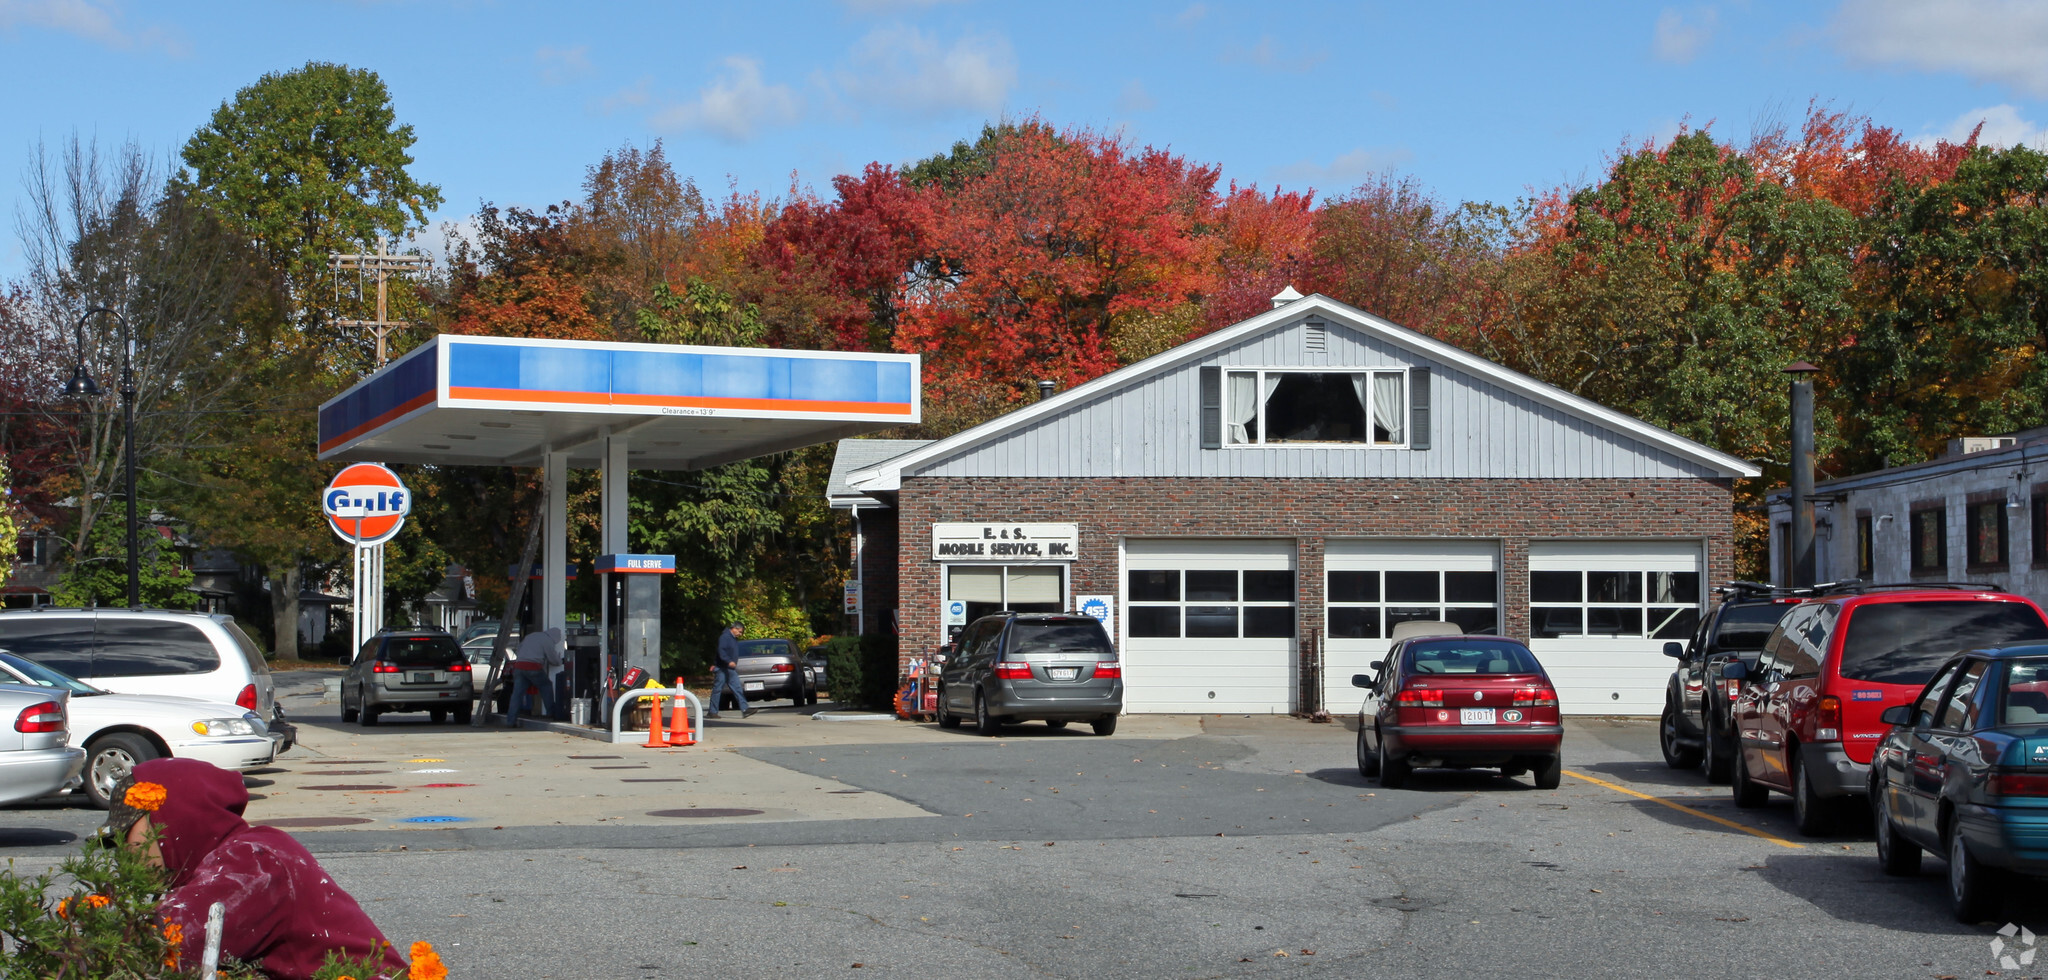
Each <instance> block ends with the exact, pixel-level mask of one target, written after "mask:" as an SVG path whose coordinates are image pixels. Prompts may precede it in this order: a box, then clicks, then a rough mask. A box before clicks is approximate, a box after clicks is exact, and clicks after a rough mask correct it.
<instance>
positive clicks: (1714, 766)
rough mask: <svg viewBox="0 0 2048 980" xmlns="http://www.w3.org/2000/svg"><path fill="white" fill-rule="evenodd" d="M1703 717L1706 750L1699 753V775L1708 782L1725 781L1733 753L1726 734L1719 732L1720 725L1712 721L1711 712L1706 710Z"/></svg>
mask: <svg viewBox="0 0 2048 980" xmlns="http://www.w3.org/2000/svg"><path fill="white" fill-rule="evenodd" d="M1704 717H1705V718H1706V729H1707V738H1706V742H1707V750H1706V751H1705V752H1703V753H1701V754H1700V756H1701V758H1700V775H1703V776H1705V777H1707V782H1710V783H1725V782H1727V781H1728V770H1729V767H1730V759H1729V757H1730V756H1732V755H1734V753H1733V752H1730V751H1729V745H1728V741H1729V740H1728V736H1726V735H1724V734H1722V733H1721V726H1720V724H1719V723H1717V722H1715V721H1714V715H1713V713H1712V712H1707V713H1705V715H1704Z"/></svg>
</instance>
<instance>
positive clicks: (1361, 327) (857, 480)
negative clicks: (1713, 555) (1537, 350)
mask: <svg viewBox="0 0 2048 980" xmlns="http://www.w3.org/2000/svg"><path fill="white" fill-rule="evenodd" d="M1305 314H1321V315H1323V316H1324V317H1327V318H1329V319H1331V320H1335V321H1338V322H1341V323H1343V324H1345V325H1347V326H1349V327H1351V328H1353V329H1355V330H1358V331H1359V332H1361V333H1365V334H1368V335H1370V336H1373V337H1377V338H1379V339H1382V340H1385V341H1387V342H1389V343H1392V344H1394V345H1395V346H1398V347H1403V348H1406V349H1407V350H1409V351H1412V352H1414V353H1415V354H1417V355H1418V356H1421V357H1423V358H1427V359H1429V360H1433V361H1436V362H1438V363H1441V364H1444V365H1447V366H1450V367H1455V368H1457V369H1458V370H1461V371H1464V372H1466V373H1468V374H1471V375H1474V376H1476V377H1480V378H1484V379H1486V380H1487V381H1489V382H1492V383H1493V384H1495V385H1498V386H1499V387H1501V388H1504V389H1506V390H1508V391H1511V392H1514V393H1516V394H1519V395H1522V396H1523V397H1525V398H1528V399H1529V400H1531V401H1534V402H1537V403H1539V404H1543V405H1548V406H1550V407H1552V408H1554V409H1557V410H1558V411H1560V412H1563V413H1565V414H1567V415H1571V416H1574V417H1577V418H1580V419H1584V420H1585V421H1587V422H1591V423H1593V424H1594V425H1597V426H1600V427H1602V428H1605V429H1608V430H1611V431H1614V432H1618V433H1621V434H1623V435H1626V436H1628V437H1629V438H1631V439H1634V440H1636V441H1638V442H1642V443H1644V444H1646V445H1650V446H1655V447H1657V448H1659V449H1663V450H1665V451H1666V452H1669V453H1671V454H1672V455H1674V456H1677V457H1679V458H1681V459H1686V460H1690V461H1692V462H1694V463H1697V464H1699V465H1701V466H1704V467H1707V468H1708V469H1713V470H1719V471H1721V473H1722V474H1724V475H1726V476H1730V477H1753V476H1759V475H1761V474H1762V472H1763V471H1762V470H1761V469H1759V468H1758V467H1757V466H1756V465H1754V464H1752V463H1750V462H1748V461H1747V460H1742V459H1737V458H1736V457H1734V456H1730V455H1728V454H1727V453H1724V452H1721V451H1720V450H1718V449H1714V448H1712V447H1709V446H1705V445H1702V444H1700V443H1697V442H1694V441H1692V440H1691V439H1687V438H1685V437H1684V436H1681V435H1678V434H1677V433H1675V432H1671V431H1669V430H1666V429H1660V428H1658V427H1657V426H1654V425H1651V424H1650V423H1648V422H1645V421H1643V420H1641V419H1638V418H1635V417H1634V416H1631V415H1626V414H1623V413H1621V412H1617V411H1615V410H1614V409H1611V408H1608V407H1607V406H1605V405H1601V404H1599V403H1597V402H1594V401H1590V400H1588V399H1585V398H1581V397H1579V396H1578V395H1574V394H1572V393H1570V392H1568V391H1565V390H1563V389H1562V388H1558V387H1555V386H1553V385H1549V384H1545V383H1544V382H1541V381H1538V380H1536V379H1535V378H1532V377H1529V376H1528V375H1526V374H1522V373H1521V372H1519V371H1513V370H1510V369H1508V368H1505V367H1502V366H1501V365H1499V364H1495V363H1494V362H1492V361H1489V360H1487V359H1485V358H1483V357H1480V356H1478V355H1476V354H1473V353H1471V352H1469V351H1465V350H1462V349H1460V348H1457V347H1454V346H1452V345H1450V344H1446V343H1444V342H1443V341H1440V340H1436V339H1434V338H1431V337H1427V336H1424V335H1423V334H1420V333H1417V332H1415V331H1413V330H1410V329H1408V328H1407V327H1403V326H1401V325H1399V324H1396V323H1393V322H1391V321H1388V320H1383V319H1381V318H1379V317H1376V316H1374V315H1372V314H1370V313H1367V312H1365V311H1364V310H1361V309H1358V308H1357V307H1354V306H1348V305H1346V304H1344V303H1340V302H1337V301H1336V300H1334V299H1331V298H1329V297H1328V296H1324V295H1323V294H1321V293H1315V294H1313V295H1310V296H1309V297H1307V298H1305V299H1300V300H1295V301H1294V302H1291V303H1287V304H1286V305H1284V306H1277V307H1274V308H1273V309H1272V310H1270V311H1268V312H1265V313H1261V314H1259V315H1258V316H1255V317H1252V318H1251V319H1249V320H1244V321H1241V322H1239V323H1236V324H1233V325H1231V326H1228V327H1225V328H1223V329H1221V330H1218V331H1216V332H1215V333H1212V334H1209V335H1207V336H1205V337H1200V338H1197V339H1195V340H1191V341H1189V342H1187V343H1185V344H1182V345H1180V346H1179V347H1175V348H1173V349H1172V350H1168V351H1165V352H1163V353H1159V354H1155V355H1153V356H1151V357H1148V358H1146V359H1144V360H1142V361H1139V362H1137V363H1136V364H1131V365H1128V366H1126V367H1122V368H1119V369H1117V370H1115V371H1111V372H1110V373H1108V374H1105V375H1103V376H1101V377H1099V378H1096V379H1095V380H1093V381H1090V382H1088V383H1086V384H1082V385H1078V386H1076V387H1073V388H1070V389H1068V390H1066V391H1063V392H1061V393H1059V394H1057V395H1054V396H1052V397H1050V398H1046V399H1044V400H1041V401H1039V402H1036V403H1034V404H1032V405H1029V406H1027V407H1024V408H1020V409H1018V410H1016V411H1014V412H1011V413H1009V414H1007V415H1003V416H1000V417H998V418H994V419H991V420H989V421H987V422H984V423H982V424H980V425H977V426H975V427H973V428H971V429H964V430H962V431H960V432H956V433H954V434H953V435H951V436H948V437H946V438H944V439H940V440H937V441H935V442H932V443H929V444H927V445H925V446H922V447H920V448H917V449H913V450H911V451H909V452H906V453H903V454H901V455H898V456H895V457H892V458H890V459H885V460H881V461H878V462H876V463H873V464H871V465H868V466H865V467H862V468H859V469H855V470H853V471H852V472H850V473H847V474H846V480H847V483H848V485H849V487H850V488H851V489H854V490H859V491H879V492H889V491H893V490H896V489H898V488H899V485H900V483H901V481H902V474H903V472H904V471H905V470H916V469H918V468H920V467H922V466H923V465H925V464H927V463H931V462H934V461H938V460H943V459H946V458H948V457H951V456H954V455H956V454H959V453H962V452H966V451H968V450H971V449H973V448H975V447H977V446H980V445H982V444H984V443H987V442H989V441H990V440H993V439H995V438H998V437H1000V436H1002V435H1005V434H1007V433H1010V432H1013V431H1015V430H1017V429H1021V428H1023V427H1025V426H1028V425H1030V424H1032V423H1033V422H1034V421H1037V420H1038V419H1040V418H1044V417H1046V416H1050V415H1055V414H1058V413H1059V412H1062V411H1065V410H1066V409H1069V408H1072V407H1074V406H1075V405H1078V404H1081V403H1085V402H1089V401H1093V400H1095V399H1097V398H1101V397H1103V396H1105V395H1108V394H1110V393H1112V392H1115V391H1117V390H1119V389H1122V388H1126V387H1129V386H1131V385H1134V384H1137V383H1139V382H1141V381H1144V380H1146V379H1148V378H1152V377H1154V376H1157V375H1159V374H1163V373H1165V372H1167V371H1170V370H1173V369H1174V368H1178V367H1181V366H1184V365H1186V364H1188V363H1189V362H1191V361H1200V360H1203V359H1205V358H1206V357H1208V356H1209V355H1210V354H1211V353H1213V352H1215V351H1217V350H1220V349H1223V348H1226V347H1230V346H1231V345H1233V344H1237V343H1240V342H1242V341H1244V340H1247V339H1249V338H1251V337H1254V336H1256V335H1258V334H1259V333H1261V332H1264V331H1266V330H1271V329H1274V328H1276V327H1279V326H1282V325H1284V324H1287V323H1291V322H1293V321H1294V320H1297V319H1300V318H1301V317H1302V316H1303V315H1305Z"/></svg>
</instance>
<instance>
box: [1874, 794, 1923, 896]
mask: <svg viewBox="0 0 2048 980" xmlns="http://www.w3.org/2000/svg"><path fill="white" fill-rule="evenodd" d="M1890 795H1891V794H1889V793H1886V792H1885V789H1884V782H1883V781H1882V780H1872V781H1871V784H1870V822H1871V824H1872V827H1871V836H1873V837H1876V838H1877V866H1878V867H1879V868H1880V869H1882V870H1883V871H1884V873H1885V874H1888V875H1891V876H1892V877H1894V878H1909V877H1912V876H1913V875H1917V874H1919V873H1920V845H1918V844H1915V843H1912V842H1910V841H1907V840H1905V839H1903V838H1901V837H1900V836H1899V825H1898V824H1897V823H1896V822H1894V821H1893V820H1892V804H1891V801H1890V800H1888V799H1886V797H1887V796H1890Z"/></svg>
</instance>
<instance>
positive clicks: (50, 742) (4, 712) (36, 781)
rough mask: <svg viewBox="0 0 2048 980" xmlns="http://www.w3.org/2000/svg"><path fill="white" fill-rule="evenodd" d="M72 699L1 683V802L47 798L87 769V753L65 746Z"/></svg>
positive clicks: (64, 693)
mask: <svg viewBox="0 0 2048 980" xmlns="http://www.w3.org/2000/svg"><path fill="white" fill-rule="evenodd" d="M70 701H71V693H70V692H69V691H57V690H51V689H50V688H47V687H30V686H28V685H26V684H0V804H5V803H18V802H20V801H22V800H33V799H35V798H37V797H41V796H48V795H50V794H51V793H54V792H56V791H57V790H58V789H60V788H61V787H63V786H64V785H65V784H67V783H69V782H71V781H72V780H73V779H76V778H78V773H79V771H80V770H82V769H84V768H85V750H84V749H81V748H75V747H73V746H70V745H67V744H65V743H67V742H69V741H70V739H71V717H70V715H69V714H68V712H67V709H66V706H67V705H68V704H69V703H70ZM9 720H11V721H12V722H13V723H12V724H4V722H7V721H9Z"/></svg>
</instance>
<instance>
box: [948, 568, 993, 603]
mask: <svg viewBox="0 0 2048 980" xmlns="http://www.w3.org/2000/svg"><path fill="white" fill-rule="evenodd" d="M946 598H948V599H963V600H966V601H968V602H994V603H1001V602H1002V601H1003V569H1002V566H1000V565H951V566H948V567H947V568H946Z"/></svg>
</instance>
